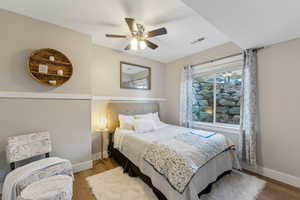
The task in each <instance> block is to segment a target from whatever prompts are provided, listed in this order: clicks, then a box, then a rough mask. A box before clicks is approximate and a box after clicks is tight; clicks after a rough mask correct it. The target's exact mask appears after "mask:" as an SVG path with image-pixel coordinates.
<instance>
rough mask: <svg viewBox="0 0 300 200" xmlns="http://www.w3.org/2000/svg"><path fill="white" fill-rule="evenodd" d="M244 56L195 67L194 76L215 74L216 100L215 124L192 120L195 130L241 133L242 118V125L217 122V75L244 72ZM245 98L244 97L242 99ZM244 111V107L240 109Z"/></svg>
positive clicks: (214, 96)
mask: <svg viewBox="0 0 300 200" xmlns="http://www.w3.org/2000/svg"><path fill="white" fill-rule="evenodd" d="M243 63H244V61H243V56H242V55H238V56H232V57H228V58H225V59H222V60H218V61H215V62H211V63H207V64H203V65H195V66H193V67H194V69H193V72H192V73H193V75H194V74H201V73H211V74H214V75H213V76H214V84H213V88H214V90H213V93H214V94H213V98H214V100H213V101H214V105H213V122H200V121H194V120H192V126H193V127H195V128H204V129H207V130H218V129H221V130H222V131H228V132H231V133H239V131H240V127H241V123H242V118H241V119H240V124H226V123H220V122H216V107H217V98H216V96H217V93H216V90H217V83H216V78H217V73H220V72H226V71H230V70H242V69H243ZM241 98H243V97H241ZM240 109H242V107H240Z"/></svg>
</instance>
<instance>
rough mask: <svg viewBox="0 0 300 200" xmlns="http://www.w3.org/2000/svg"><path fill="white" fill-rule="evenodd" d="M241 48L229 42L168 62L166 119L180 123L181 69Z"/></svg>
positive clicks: (230, 53) (173, 122)
mask: <svg viewBox="0 0 300 200" xmlns="http://www.w3.org/2000/svg"><path fill="white" fill-rule="evenodd" d="M240 51H241V49H240V48H239V47H238V46H236V45H235V44H233V43H227V44H224V45H221V46H218V47H215V48H211V49H208V50H206V51H203V52H200V53H198V54H195V55H192V56H188V57H185V58H181V59H179V60H176V61H174V62H171V63H168V64H167V68H166V78H165V91H166V98H167V99H168V103H167V104H166V110H167V111H166V112H167V114H166V115H167V116H166V120H167V122H169V123H172V124H179V108H180V105H179V102H180V80H181V70H182V68H183V67H184V66H186V65H193V64H197V63H201V62H205V61H209V60H212V59H215V58H220V57H224V56H228V55H232V54H235V53H239V52H240Z"/></svg>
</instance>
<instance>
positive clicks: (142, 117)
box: [134, 113, 153, 119]
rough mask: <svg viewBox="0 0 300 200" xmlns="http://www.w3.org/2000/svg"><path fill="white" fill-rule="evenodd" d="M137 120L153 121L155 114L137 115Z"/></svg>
mask: <svg viewBox="0 0 300 200" xmlns="http://www.w3.org/2000/svg"><path fill="white" fill-rule="evenodd" d="M134 118H135V119H153V113H147V114H144V115H135V116H134Z"/></svg>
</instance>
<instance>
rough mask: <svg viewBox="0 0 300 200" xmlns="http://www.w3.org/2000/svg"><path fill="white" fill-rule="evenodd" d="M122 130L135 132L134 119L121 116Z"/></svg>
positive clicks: (128, 116)
mask: <svg viewBox="0 0 300 200" xmlns="http://www.w3.org/2000/svg"><path fill="white" fill-rule="evenodd" d="M119 122H120V128H122V129H127V130H134V117H133V116H130V115H121V114H119Z"/></svg>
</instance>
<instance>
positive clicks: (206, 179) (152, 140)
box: [108, 102, 238, 200]
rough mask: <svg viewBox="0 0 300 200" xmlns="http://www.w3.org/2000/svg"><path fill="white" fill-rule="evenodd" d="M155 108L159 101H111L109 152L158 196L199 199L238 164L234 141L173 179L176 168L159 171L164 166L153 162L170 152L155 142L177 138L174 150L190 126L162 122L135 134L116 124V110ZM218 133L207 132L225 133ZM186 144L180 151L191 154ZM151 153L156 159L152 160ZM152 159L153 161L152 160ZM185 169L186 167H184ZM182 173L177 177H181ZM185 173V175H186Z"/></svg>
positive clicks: (132, 111)
mask: <svg viewBox="0 0 300 200" xmlns="http://www.w3.org/2000/svg"><path fill="white" fill-rule="evenodd" d="M155 112H159V105H158V104H157V103H128V102H127V103H125V102H122V103H119V102H115V103H110V104H109V106H108V127H109V129H110V130H111V131H113V132H114V134H113V136H112V140H111V142H110V145H109V152H110V155H111V157H113V158H114V159H115V160H116V161H117V162H118V163H119V164H120V165H121V166H122V167H123V169H124V172H127V173H128V174H129V175H130V176H134V177H136V176H138V177H140V178H141V179H142V180H143V181H144V182H145V183H146V184H148V185H149V186H150V187H151V188H152V189H153V191H154V193H155V194H156V196H157V197H158V199H159V200H166V199H168V200H196V199H199V197H200V196H201V195H202V194H205V193H208V192H210V190H211V187H212V184H213V183H214V182H216V181H218V180H219V179H220V178H222V177H223V176H224V175H226V174H228V173H230V172H231V170H232V169H233V168H234V167H235V166H238V164H237V162H238V161H237V159H236V157H235V155H234V148H233V147H234V145H233V144H228V149H226V151H220V153H216V154H215V155H214V156H211V159H209V160H208V161H207V162H205V164H203V165H199V166H200V167H198V168H197V170H195V171H194V173H193V174H189V175H190V176H187V175H182V173H181V172H180V174H179V175H182V177H183V178H185V179H184V181H178V180H173V179H172V174H174V173H177V171H180V170H178V169H177V170H175V171H171V170H170V171H171V172H168V173H162V172H165V171H166V169H163V168H162V167H161V166H156V165H155V164H157V163H161V162H162V161H164V160H168V159H169V157H172V156H171V155H169V154H167V153H169V152H167V153H166V152H165V149H168V148H158V147H161V146H162V145H161V144H159V145H156V144H157V143H162V142H169V141H172V140H173V139H174V138H176V140H174V143H172V145H173V146H174V148H175V150H177V149H179V146H180V145H179V144H178V141H179V142H180V141H181V140H178V138H181V136H182V134H183V133H185V134H187V133H191V129H187V128H183V127H179V126H173V125H168V124H165V126H163V127H161V128H159V129H157V130H154V131H151V132H147V133H143V134H137V133H135V132H134V131H131V130H125V129H120V128H118V127H119V124H118V123H119V122H118V115H119V114H124V115H138V114H145V113H155ZM217 135H218V136H217ZM217 135H216V136H214V135H209V137H210V136H213V137H220V138H222V137H224V136H222V135H219V134H217ZM186 136H187V135H184V139H185V138H187V137H186ZM190 137H191V138H192V140H195V139H194V138H201V140H205V141H210V140H208V139H207V138H205V139H203V137H198V136H195V135H194V134H190ZM213 137H212V138H213ZM201 140H200V141H201ZM226 141H227V140H226ZM192 142H193V141H192ZM197 142H198V141H197ZM176 145H178V146H176ZM163 147H164V146H163ZM176 148H177V149H176ZM188 148H190V147H188V146H187V147H184V146H180V151H181V152H188V153H187V154H188V155H190V154H191V151H188V150H185V149H188ZM191 148H192V147H191ZM182 149H183V150H182ZM162 150H163V151H162ZM168 150H169V149H168ZM197 150H198V149H197ZM178 151H179V150H178ZM172 152H173V151H172ZM172 152H171V153H172ZM151 153H152V154H151ZM202 154H203V153H202ZM148 155H150V156H148ZM151 155H152V157H151ZM157 155H159V156H157ZM163 155H164V156H167V157H164V158H163V159H162V160H159V159H160V156H161V157H163ZM199 155H200V154H195V155H192V156H194V157H197V159H198V157H199ZM147 156H148V157H147ZM153 156H154V157H155V158H156V159H158V160H155V159H154V160H153ZM168 156H169V157H168ZM147 158H149V159H147ZM170 159H171V158H170ZM197 159H196V160H197ZM152 160H153V162H151V161H152ZM175 160H178V157H175V158H174V160H173V161H174V162H175ZM193 161H194V162H192V163H193V164H194V163H195V160H193ZM169 163H170V162H169ZM171 163H172V162H171ZM162 166H164V165H162ZM178 166H183V167H182V168H184V167H185V166H184V165H182V164H181V165H178ZM170 168H173V166H170ZM175 169H176V168H175ZM187 169H189V168H188V167H187ZM192 169H194V168H191V170H192ZM167 170H169V169H167ZM170 174H171V175H170ZM183 174H184V173H183ZM179 175H176V176H179ZM174 176H175V175H173V177H174ZM170 177H171V178H170ZM182 177H181V179H179V180H183V179H182ZM186 177H188V179H187V178H186ZM185 180H186V184H185V185H180V183H182V182H185ZM176 181H177V182H176ZM178 184H179V185H178Z"/></svg>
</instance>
